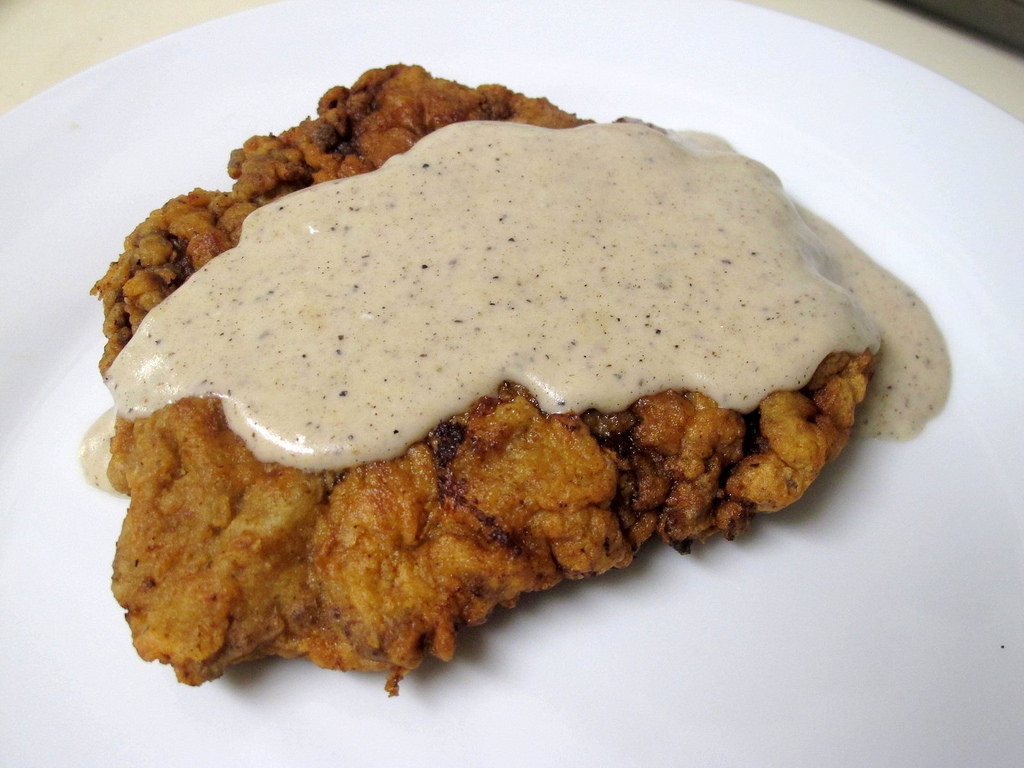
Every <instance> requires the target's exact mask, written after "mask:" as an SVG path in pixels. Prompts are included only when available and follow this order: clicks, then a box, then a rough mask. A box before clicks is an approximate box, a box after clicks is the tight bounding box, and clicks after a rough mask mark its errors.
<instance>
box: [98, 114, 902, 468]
mask: <svg viewBox="0 0 1024 768" xmlns="http://www.w3.org/2000/svg"><path fill="white" fill-rule="evenodd" d="M822 257H823V246H822V243H821V241H820V239H819V238H818V237H817V236H816V235H815V234H814V233H813V232H812V231H811V229H810V228H809V227H808V226H807V225H806V223H805V222H804V220H803V218H802V217H801V215H800V213H799V211H798V210H797V208H796V207H795V206H794V204H793V203H792V202H791V201H790V199H789V198H788V197H787V196H786V194H785V193H784V191H783V190H782V187H781V185H780V183H779V180H778V179H777V178H776V176H775V175H774V174H773V173H772V172H771V171H769V170H768V169H767V168H765V167H764V166H763V165H761V164H759V163H757V162H755V161H753V160H751V159H749V158H746V157H743V156H741V155H739V154H736V153H735V152H732V151H730V150H728V149H726V148H723V147H722V146H720V145H718V144H716V143H715V142H713V141H711V142H709V141H708V140H705V139H699V138H696V137H690V136H686V135H683V134H666V133H664V132H662V131H659V130H657V129H654V128H651V127H648V126H646V125H643V124H640V123H632V122H628V123H616V124H604V125H589V126H584V127H580V128H575V129H570V130H549V129H543V128H536V127H531V126H525V125H518V124H510V123H491V122H478V123H460V124H456V125H452V126H449V127H447V128H444V129H441V130H439V131H436V132H434V133H433V134H431V135H429V136H427V137H426V138H424V139H422V140H421V141H420V142H419V143H417V144H416V145H415V146H414V147H413V148H412V149H411V150H410V151H408V152H407V153H405V154H403V155H399V156H396V157H394V158H392V159H391V160H390V161H388V162H387V163H386V164H385V165H384V166H383V167H382V168H380V169H379V170H378V171H375V172H373V173H370V174H365V175H362V176H357V177H354V178H351V179H344V180H339V181H334V182H327V183H323V184H319V185H316V186H313V187H311V188H309V189H306V190H303V191H300V192H297V193H294V194H292V195H289V196H287V197H285V198H282V199H280V200H277V201H275V202H273V203H270V204H268V205H266V206H264V207H262V208H260V209H258V210H256V211H255V212H253V213H252V214H250V216H249V218H248V219H247V220H246V223H245V226H244V229H243V236H242V239H241V242H240V243H239V245H238V246H237V247H236V248H235V249H234V250H232V251H229V252H227V253H225V254H222V255H221V256H219V257H218V258H217V259H214V260H213V261H211V262H210V263H209V264H207V265H206V266H204V267H203V268H202V269H201V270H199V271H198V272H196V273H195V274H194V275H193V276H192V277H191V278H190V279H189V280H188V282H187V283H186V284H185V286H184V287H182V288H181V289H179V290H178V291H176V292H175V293H173V294H172V295H171V296H169V297H168V298H167V299H166V300H165V301H164V302H162V303H161V304H160V305H158V306H157V307H156V308H155V309H154V310H153V311H151V312H150V313H149V315H148V316H147V317H146V319H145V321H144V322H143V323H142V325H141V327H140V328H139V330H138V331H137V333H136V334H135V336H134V338H133V339H132V340H131V342H130V343H129V344H128V345H127V347H126V348H125V349H124V350H123V351H122V352H121V354H120V355H119V357H118V358H117V359H116V360H115V362H114V364H113V365H112V366H111V368H110V370H109V372H108V385H109V387H110V389H111V391H112V393H113V396H114V400H115V404H116V407H117V410H118V413H119V414H120V415H121V416H123V417H126V418H135V417H139V416H143V415H147V414H149V413H152V412H153V411H155V410H156V409H159V408H160V407H162V406H163V405H165V404H167V403H170V402H173V401H174V400H176V399H179V398H183V397H187V396H204V395H215V396H218V397H220V398H221V399H222V401H223V405H224V410H225V414H226V416H227V419H228V423H229V425H230V426H231V428H232V429H233V430H234V431H235V432H236V433H237V434H239V435H240V436H241V437H242V438H243V439H244V440H245V441H246V443H247V444H248V446H249V447H250V449H251V450H252V451H253V453H254V454H255V455H256V456H257V457H258V458H260V459H261V460H264V461H275V462H280V463H284V464H289V465H293V466H298V467H301V468H304V469H311V470H316V469H341V468H344V467H347V466H351V465H354V464H356V463H360V462H365V461H369V460H374V459H381V458H388V457H391V456H394V455H396V454H398V453H400V452H401V451H403V450H404V449H405V447H406V446H408V445H409V444H410V443H412V442H414V441H415V440H418V439H420V438H422V437H423V436H424V435H425V434H426V433H427V432H428V431H429V430H430V429H431V428H433V427H434V426H435V425H436V424H438V423H439V422H440V421H442V420H444V419H446V418H448V417H449V416H451V415H452V414H455V413H458V412H460V411H462V410H464V409H465V408H466V407H467V406H468V405H469V404H470V403H472V402H473V401H474V400H475V399H476V398H478V397H480V396H482V395H485V394H488V393H490V392H491V391H493V390H494V388H495V387H496V386H497V385H498V384H499V383H500V382H501V381H503V380H512V381H516V382H519V383H520V384H523V385H525V386H526V387H528V388H529V389H530V390H531V391H532V392H533V393H534V394H535V395H536V396H537V398H538V400H539V403H540V405H541V407H542V408H544V409H545V410H547V411H549V412H555V411H577V412H579V411H583V410H585V409H587V408H591V407H595V408H599V409H601V410H604V411H615V410H621V409H623V408H625V407H627V406H628V405H629V404H630V403H632V402H633V401H634V400H635V399H636V398H637V397H638V396H640V395H642V394H645V393H653V392H657V391H660V390H663V389H669V388H676V389H693V390H699V391H701V392H704V393H705V394H707V395H709V396H710V397H712V398H714V399H715V400H716V401H717V402H718V403H719V404H720V405H722V406H723V407H727V408H733V409H737V410H739V411H750V410H752V409H754V408H756V406H757V404H758V403H759V401H760V400H761V399H762V398H763V397H764V396H765V395H767V394H768V393H770V392H772V391H775V390H781V389H799V388H800V387H801V386H803V385H804V384H805V383H806V382H807V381H808V379H809V378H810V376H811V374H812V373H813V372H814V370H815V368H816V367H817V365H818V363H820V362H821V360H822V359H823V358H824V357H826V356H827V355H828V354H829V353H830V352H833V351H835V350H847V351H853V352H860V351H862V350H864V349H865V348H871V349H877V348H878V346H879V341H880V333H879V331H878V329H877V328H876V326H875V324H874V322H873V321H872V320H871V319H870V317H869V314H868V312H866V311H865V310H864V309H863V308H862V307H861V305H860V304H859V303H858V302H857V301H855V300H854V298H853V296H852V294H851V293H850V291H849V290H847V289H846V288H844V287H840V286H839V285H837V284H835V283H833V282H832V281H831V280H829V279H826V278H825V277H824V276H823V275H822V274H821V272H820V271H819V265H820V264H821V263H822ZM872 269H873V270H874V271H873V272H872V275H874V276H875V277H873V278H872V279H879V280H888V279H890V278H889V277H888V275H887V274H885V273H884V272H882V271H881V270H878V269H877V268H874V267H871V268H869V269H868V271H871V270H872Z"/></svg>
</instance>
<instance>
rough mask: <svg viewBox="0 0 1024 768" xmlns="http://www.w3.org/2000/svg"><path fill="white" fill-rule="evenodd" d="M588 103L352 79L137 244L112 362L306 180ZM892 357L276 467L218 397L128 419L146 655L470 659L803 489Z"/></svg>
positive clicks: (340, 665) (111, 289)
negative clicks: (515, 614)
mask: <svg viewBox="0 0 1024 768" xmlns="http://www.w3.org/2000/svg"><path fill="white" fill-rule="evenodd" d="M469 119H509V120H520V121H525V122H531V123H535V124H538V125H545V126H549V127H567V126H571V125H577V124H579V123H580V122H581V121H580V120H579V119H577V118H576V117H575V116H573V115H569V114H566V113H564V112H561V111H560V110H557V109H556V108H555V107H553V106H551V105H550V104H549V103H548V102H546V101H544V100H542V99H529V98H526V97H524V96H522V95H520V94H515V93H513V92H511V91H509V90H507V89H505V88H503V87H500V86H485V87H482V88H478V89H470V88H466V87H465V86H461V85H458V84H455V83H451V82H447V81H443V80H437V79H434V78H431V77H430V76H429V75H428V74H427V73H425V72H424V71H423V70H422V69H420V68H417V67H389V68H387V69H383V70H374V71H372V72H369V73H367V74H366V75H364V76H363V77H362V78H361V79H360V80H359V82H358V83H356V85H355V86H353V87H352V88H351V89H347V88H341V87H338V88H334V89H332V90H331V91H329V92H328V93H327V94H326V95H325V96H324V97H323V99H322V100H321V102H320V106H319V110H318V117H317V118H315V119H312V120H307V121H305V122H303V123H302V124H301V125H299V126H298V127H296V128H293V129H291V130H289V131H286V132H285V133H283V134H282V135H281V136H280V137H273V136H261V137H256V138H253V139H250V140H249V141H247V142H246V143H245V145H244V147H243V148H242V149H241V150H238V151H236V152H235V153H233V154H232V157H231V162H230V165H229V169H230V174H231V176H232V177H233V178H235V179H236V182H235V185H234V188H233V189H232V191H231V192H226V193H222V192H206V191H202V190H196V191H194V192H192V193H191V194H189V195H186V196H183V197H180V198H176V199H175V200H172V201H171V202H169V203H168V204H167V205H165V206H164V207H163V208H161V209H160V210H158V211H155V212H154V213H153V214H152V215H151V216H150V217H149V218H148V219H147V220H146V222H144V223H143V224H142V225H140V226H139V227H138V228H137V229H136V231H135V232H134V233H133V234H132V235H131V236H129V238H128V239H127V240H126V245H125V248H126V250H125V253H124V254H123V255H122V257H121V259H120V260H119V261H117V262H115V263H114V264H112V265H111V267H110V269H109V271H108V272H107V274H106V276H105V277H104V278H103V279H102V280H100V281H99V282H98V283H97V285H96V288H95V292H96V293H98V294H99V295H100V297H101V298H102V300H103V303H104V308H105V310H106V321H105V325H104V328H105V331H106V334H107V337H108V344H107V348H106V350H105V353H104V357H103V360H102V361H101V364H100V367H101V369H102V370H105V369H106V368H107V367H108V366H109V364H110V362H111V361H112V360H113V359H114V357H115V356H116V355H117V353H118V352H119V351H120V349H121V348H122V347H123V346H124V344H125V343H127V341H128V340H129V339H130V338H131V335H132V333H133V332H134V330H135V329H136V328H137V327H138V324H139V322H141V320H142V318H143V317H144V316H145V314H146V312H148V311H149V310H150V309H152V307H153V306H155V305H156V304H157V303H159V302H160V301H161V300H162V299H163V298H164V297H166V296H167V295H169V294H170V292H172V291H173V290H175V289H176V288H177V287H178V286H179V285H181V283H182V282H183V281H184V280H186V279H187V278H188V276H189V275H190V274H192V272H194V271H195V270H196V269H198V268H199V267H200V266H202V264H204V263H206V262H207V261H208V260H209V259H210V258H214V257H216V256H217V255H218V254H219V253H221V252H223V251H224V250H226V249H228V248H230V247H231V246H233V245H234V244H235V243H236V242H237V240H238V234H239V230H240V227H241V223H242V220H243V219H244V217H245V215H246V214H247V213H248V212H250V211H252V210H254V209H255V208H256V207H258V206H259V205H262V204H263V203H265V202H267V201H268V200H271V199H274V198H275V197H278V196H280V195H282V194H285V193H287V192H291V191H294V190H296V189H299V188H302V187H304V186H308V185H309V184H312V183H316V182H319V181H323V180H327V179H333V178H338V177H343V176H349V175H353V174H356V173H362V172H365V171H368V170H372V169H373V168H376V167H379V165H380V164H381V163H383V162H384V160H386V159H387V157H390V156H391V155H393V154H395V153H396V152H401V151H404V150H406V149H408V147H410V146H411V145H412V144H413V143H414V142H415V141H416V140H417V139H418V138H419V137H420V136H422V135H425V134H426V133H428V132H429V131H431V130H433V129H435V128H438V127H441V126H443V125H447V124H449V123H451V122H455V121H458V120H469ZM872 365H873V358H872V355H871V354H870V353H869V352H864V353H862V354H859V355H854V354H848V353H836V354H833V355H830V356H829V357H828V358H827V359H826V360H825V361H823V363H822V364H821V366H820V367H819V369H818V371H817V372H816V373H815V375H814V377H813V378H812V380H811V382H810V383H809V384H808V385H807V387H805V388H804V389H803V390H801V391H800V392H779V393H775V394H773V395H770V396H769V397H767V398H766V399H765V400H764V401H763V402H762V403H761V405H760V407H759V408H758V409H757V410H756V411H755V412H753V413H751V414H747V415H741V414H739V413H736V412H734V411H730V410H726V409H722V408H719V407H718V406H717V404H716V403H715V402H714V401H713V400H711V399H710V398H708V397H706V396H704V395H701V394H699V393H694V392H674V391H667V392H661V393H655V394H651V395H649V396H645V397H642V398H640V399H639V400H638V401H637V402H636V403H634V404H633V405H632V406H631V407H630V408H628V409H627V410H625V411H623V412H620V413H611V414H605V413H598V412H595V411H591V412H587V413H584V414H579V415H576V414H545V413H543V412H542V411H540V410H539V408H538V407H537V404H536V402H535V401H534V399H533V398H532V396H531V395H530V393H529V392H528V391H527V390H525V389H523V388H522V387H520V386H518V385H515V384H511V383H506V384H504V385H502V386H501V387H500V388H499V389H498V390H497V391H496V392H494V393H492V394H491V395H489V396H487V397H483V398H481V399H480V400H478V401H477V402H476V403H474V404H473V405H472V406H471V407H470V408H469V409H468V410H467V411H466V412H465V413H462V414H458V415H453V417H452V418H451V419H450V420H448V421H446V422H444V423H442V424H439V425H438V426H437V427H436V428H435V429H434V430H433V431H432V432H431V433H430V434H429V435H427V436H426V437H425V438H424V439H423V440H421V441H419V442H417V443H415V444H414V445H412V446H410V448H409V449H408V450H407V451H406V452H405V453H404V454H403V455H401V456H399V457H397V458H394V459H391V460H387V461H378V462H372V463H368V464H365V465H362V466H359V467H355V468H353V469H351V470H347V471H342V472H318V473H310V472H302V471H300V470H297V469H292V468H288V467H283V466H279V465H274V464H264V463H261V462H259V461H258V460H257V459H256V458H255V457H254V456H253V455H252V454H251V453H250V452H249V450H248V449H247V448H246V447H245V445H244V443H243V442H242V441H241V440H240V438H238V437H237V436H236V435H235V434H234V433H232V432H231V431H230V430H229V429H228V428H227V426H226V424H225V421H224V416H223V412H222V410H221V406H220V403H219V401H218V400H217V399H215V398H207V399H195V398H190V399H186V400H182V401H180V402H177V403H175V404H173V405H170V406H167V407H165V408H163V409H161V410H160V411H158V412H157V413H155V414H153V415H152V416H150V417H147V418H141V419H138V420H135V421H126V420H124V419H118V423H117V432H116V435H115V437H114V439H113V441H112V443H111V453H112V459H111V463H110V467H109V472H108V474H109V477H110V479H111V482H112V483H113V485H114V487H115V488H117V489H118V490H120V491H123V492H124V493H126V494H128V495H129V496H130V497H131V502H130V506H129V510H128V514H127V517H126V520H125V523H124V527H123V530H122V534H121V536H120V538H119V540H118V544H117V553H116V556H115V562H114V580H113V589H114V594H115V596H116V598H117V600H118V602H119V603H120V604H121V605H122V606H123V607H124V608H125V610H126V615H127V619H128V623H129V625H130V627H131V630H132V635H133V638H134V642H135V646H136V648H137V650H138V652H139V654H140V655H141V656H142V657H143V658H144V659H147V660H153V659H158V660H160V661H163V662H165V663H168V664H171V665H172V666H173V667H174V669H175V671H176V673H177V675H178V678H179V679H180V680H181V681H183V682H186V683H190V684H199V683H202V682H203V681H205V680H210V679H213V678H216V677H218V676H219V675H221V674H222V673H223V671H224V669H225V668H226V667H228V666H229V665H231V664H234V663H236V662H240V661H244V660H247V659H255V658H259V657H263V656H272V655H277V656H283V657H300V656H301V657H306V658H308V659H311V660H312V661H313V662H315V663H316V664H319V665H320V666H323V667H328V668H332V669H340V670H368V671H387V672H388V673H389V677H388V684H387V687H388V690H389V691H391V692H392V693H395V692H397V686H398V682H399V680H400V679H401V678H402V677H403V676H404V675H405V674H406V673H407V672H409V671H410V670H412V669H415V668H416V667H417V666H418V665H419V664H420V662H421V661H422V659H423V658H424V656H426V655H428V654H429V655H434V656H437V657H439V658H441V659H450V658H451V657H452V655H453V653H454V651H455V641H456V634H457V632H458V630H459V629H460V628H461V627H464V626H472V625H476V624H480V623H482V622H484V621H485V620H486V619H487V617H488V616H489V615H490V614H491V613H492V612H493V610H494V609H495V608H496V607H498V606H512V605H514V604H515V602H516V600H517V598H518V597H519V596H520V595H521V594H523V593H525V592H532V591H537V590H542V589H547V588H549V587H551V586H553V585H555V584H557V583H558V582H559V581H561V580H562V579H566V578H570V579H576V578H584V577H589V576H593V575H596V574H600V573H603V572H605V571H607V570H609V569H611V568H620V567H624V566H626V565H628V564H629V563H630V562H631V561H632V559H633V557H634V556H635V555H636V553H637V551H638V550H639V548H640V547H641V545H643V543H644V542H645V541H646V540H647V539H649V538H651V537H652V536H655V535H657V536H659V537H660V538H662V539H663V540H664V541H666V542H667V543H669V544H670V545H672V546H673V547H675V548H676V549H677V550H679V551H681V552H685V551H687V550H688V549H689V547H690V545H691V543H692V542H694V541H703V540H705V539H707V538H708V537H711V536H714V535H716V534H721V535H723V536H725V537H726V538H730V539H731V538H733V537H735V536H736V535H738V534H740V533H742V532H743V531H744V530H745V529H746V527H747V526H748V524H749V521H750V519H751V518H752V517H753V516H754V515H755V514H757V513H759V512H770V511H776V510H779V509H782V508H783V507H785V506H787V505H788V504H790V503H792V502H793V501H795V500H797V499H798V498H800V496H801V495H802V494H803V493H804V491H805V490H806V489H807V487H808V486H809V484H810V483H811V482H812V481H813V480H814V479H815V478H816V477H817V476H818V474H819V473H820V471H821V470H822V468H823V467H824V465H825V464H826V463H827V462H829V461H831V460H832V459H833V458H835V456H836V455H837V454H838V453H839V451H840V450H841V449H842V448H843V446H844V445H845V443H846V441H847V439H848V438H849V434H850V429H851V427H852V425H853V419H854V412H855V409H856V406H857V404H858V403H859V402H860V401H861V400H862V399H863V398H864V396H865V390H866V387H867V383H868V380H869V379H870V376H871V370H872Z"/></svg>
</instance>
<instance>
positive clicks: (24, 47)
mask: <svg viewBox="0 0 1024 768" xmlns="http://www.w3.org/2000/svg"><path fill="white" fill-rule="evenodd" d="M270 1H271V0H216V1H214V0H175V2H173V3H170V2H158V0H133V1H132V2H125V0H0V62H2V67H0V114H2V113H4V112H6V111H8V110H9V109H11V108H12V107H15V106H16V105H18V104H19V103H21V102H22V101H24V100H26V99H29V98H31V97H32V96H34V95H36V94H37V93H40V92H41V91H44V90H46V89H47V88H49V87H50V86H52V85H55V84H56V83H59V82H60V81H61V80H63V79H65V78H67V77H69V76H71V75H73V74H75V73H76V72H79V71H81V70H83V69H87V68H88V67H91V66H93V65H94V64H98V63H100V62H102V61H104V60H106V59H109V58H111V57H112V56H116V55H117V54H119V53H122V52H124V51H127V50H130V49H132V48H134V47H137V46H139V45H143V44H145V43H146V42H148V41H150V40H153V39H156V38H158V37H162V36H164V35H167V34H170V33H172V32H175V31H178V30H180V29H184V28H186V27H189V26H192V25H194V24H199V23H202V22H204V21H207V20H209V19H212V18H215V17H219V16H225V15H228V14H231V13H235V12H238V11H242V10H245V9H247V8H252V7H255V6H259V5H266V4H268V3H269V2H270ZM745 1H746V2H749V3H750V4H751V5H759V6H763V7H766V8H771V9H774V10H777V11H780V12H783V13H788V14H790V15H792V16H797V17H800V18H804V19H807V20H810V21H813V22H816V23H818V24H821V25H823V26H827V27H832V28H834V29H838V30H840V31H843V32H846V33H848V34H850V35H853V36H855V37H858V38H860V39H862V40H865V41H867V42H870V43H873V44H875V45H878V46H880V47H882V48H885V49H887V50H890V51H892V52H894V53H897V54H899V55H900V56H903V57H904V58H907V59H910V60H911V61H915V62H917V63H918V64H922V65H924V66H925V67H928V68H929V69H931V70H933V71H935V72H937V73H939V74H941V75H943V76H944V77H946V78H948V79H950V80H952V81H954V82H956V83H959V84H960V85H963V86H965V87H966V88H968V89H970V90H972V91H974V92H975V93H977V94H978V95H980V96H982V97H983V98H985V99H987V100H988V101H990V102H992V103H994V104H996V105H997V106H999V107H1001V108H1002V109H1004V110H1006V111H1007V112H1009V113H1010V114H1012V115H1014V116H1016V117H1017V118H1018V119H1020V120H1024V56H1022V55H1020V54H1018V53H1015V52H1012V51H1010V50H1009V49H1006V48H1002V47H999V46H997V45H993V44H991V43H988V42H986V41H984V40H982V39H980V38H978V37H976V36H973V35H971V34H969V33H965V32H962V31H960V30H958V29H956V28H954V27H952V26H949V25H946V24H943V23H940V22H937V21H935V20H932V19H930V18H928V17H926V16H924V15H922V14H919V13H916V12H914V11H910V10H907V9H906V8H904V7H901V6H899V5H896V4H892V3H889V2H885V0H745ZM679 2H685V0H679Z"/></svg>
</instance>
